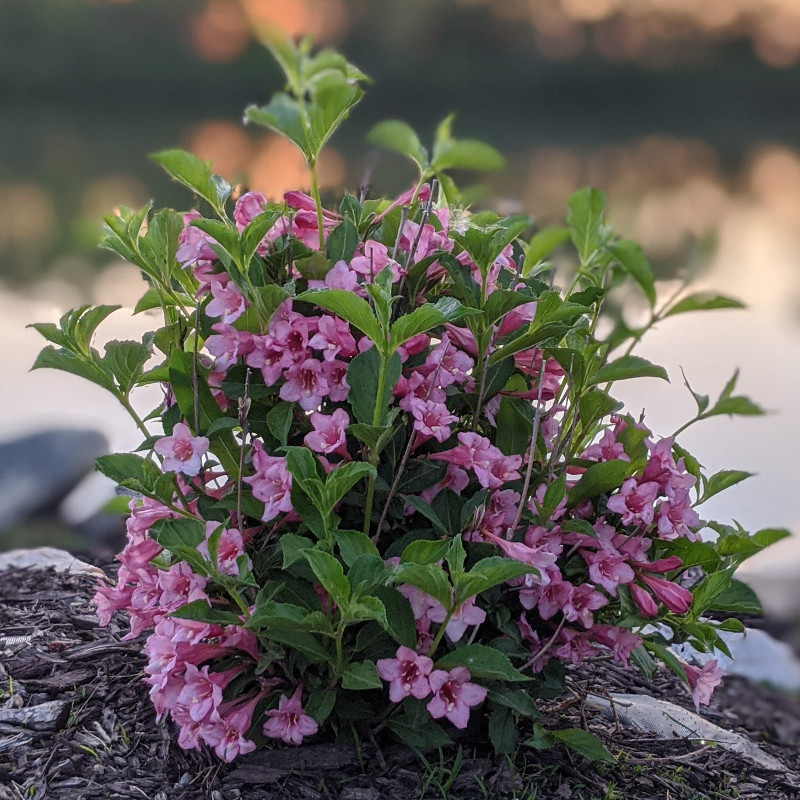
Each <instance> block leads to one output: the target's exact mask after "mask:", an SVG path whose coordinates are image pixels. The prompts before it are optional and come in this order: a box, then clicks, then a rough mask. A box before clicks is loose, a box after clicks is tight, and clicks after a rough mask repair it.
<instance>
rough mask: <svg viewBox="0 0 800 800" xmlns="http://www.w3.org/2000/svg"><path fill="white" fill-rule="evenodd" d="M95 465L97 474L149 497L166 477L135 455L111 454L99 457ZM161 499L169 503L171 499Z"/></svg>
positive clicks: (151, 463) (149, 463) (148, 462)
mask: <svg viewBox="0 0 800 800" xmlns="http://www.w3.org/2000/svg"><path fill="white" fill-rule="evenodd" d="M95 465H96V467H97V471H98V472H100V473H102V474H103V475H105V476H106V477H107V478H110V479H111V480H112V481H114V482H115V483H118V484H119V485H120V486H125V487H127V488H129V489H134V490H135V491H140V492H142V494H148V495H150V496H153V495H154V493H155V491H156V489H157V488H158V485H159V481H161V480H162V479H163V478H165V477H166V476H165V475H164V474H163V473H162V472H161V470H160V469H159V468H158V467H157V466H156V465H155V464H154V463H153V462H152V461H150V459H146V458H142V457H141V456H137V455H136V454H135V453H112V454H111V455H107V456H100V458H98V459H97V461H96V462H95ZM170 483H171V481H170ZM163 499H164V500H165V501H167V502H170V501H171V500H172V497H171V496H170V497H168V498H166V497H165V498H163Z"/></svg>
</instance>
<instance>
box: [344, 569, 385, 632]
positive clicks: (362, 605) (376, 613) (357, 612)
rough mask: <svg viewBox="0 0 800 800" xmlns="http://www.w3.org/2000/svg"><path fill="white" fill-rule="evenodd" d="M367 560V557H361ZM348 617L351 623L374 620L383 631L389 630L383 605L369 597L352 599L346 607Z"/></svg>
mask: <svg viewBox="0 0 800 800" xmlns="http://www.w3.org/2000/svg"><path fill="white" fill-rule="evenodd" d="M362 558H367V556H362ZM347 611H348V615H349V617H350V619H352V620H353V621H356V622H357V621H360V620H365V619H372V620H375V621H376V622H377V623H379V624H380V626H381V627H382V628H383V629H384V630H385V631H388V630H389V620H388V618H387V616H386V608H384V605H383V603H382V602H381V601H380V600H379V599H378V598H377V597H373V596H371V595H367V596H364V597H359V598H358V599H353V600H352V601H351V602H350V605H349V606H348V609H347Z"/></svg>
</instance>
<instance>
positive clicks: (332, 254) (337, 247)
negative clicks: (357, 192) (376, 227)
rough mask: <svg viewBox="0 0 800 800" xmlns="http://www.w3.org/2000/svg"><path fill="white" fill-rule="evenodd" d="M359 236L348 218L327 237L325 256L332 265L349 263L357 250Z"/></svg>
mask: <svg viewBox="0 0 800 800" xmlns="http://www.w3.org/2000/svg"><path fill="white" fill-rule="evenodd" d="M358 242H359V235H358V228H356V226H355V224H354V223H353V221H352V220H351V219H350V217H345V218H344V220H343V221H342V222H340V223H339V224H338V225H337V226H336V227H335V228H334V229H333V230H332V231H331V232H330V235H329V236H328V243H327V246H326V254H327V256H328V258H329V259H330V260H331V261H333V262H334V263H335V262H337V261H346V262H348V263H349V262H350V260H351V259H352V258H353V256H354V255H355V253H356V249H357V248H358Z"/></svg>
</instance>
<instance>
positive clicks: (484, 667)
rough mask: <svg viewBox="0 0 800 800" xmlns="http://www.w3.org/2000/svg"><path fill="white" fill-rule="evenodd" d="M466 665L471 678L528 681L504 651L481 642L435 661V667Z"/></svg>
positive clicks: (448, 667) (461, 648)
mask: <svg viewBox="0 0 800 800" xmlns="http://www.w3.org/2000/svg"><path fill="white" fill-rule="evenodd" d="M453 667H467V669H469V671H470V673H471V675H472V677H473V678H482V679H493V680H500V681H529V680H530V678H528V677H527V676H525V675H523V674H522V673H521V672H519V671H518V670H517V669H515V668H514V666H513V664H512V663H511V662H510V661H509V659H508V656H507V655H506V654H505V653H501V652H500V651H499V650H495V649H494V648H493V647H487V646H486V645H483V644H468V645H466V646H465V647H459V648H458V649H456V650H454V651H453V652H452V653H448V654H447V655H446V656H443V657H442V658H440V659H439V660H438V661H437V662H436V669H446V670H450V669H452V668H453Z"/></svg>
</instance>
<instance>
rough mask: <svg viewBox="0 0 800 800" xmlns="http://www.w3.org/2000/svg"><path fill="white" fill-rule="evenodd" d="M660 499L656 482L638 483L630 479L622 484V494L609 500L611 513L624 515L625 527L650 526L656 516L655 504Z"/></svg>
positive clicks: (623, 522) (634, 479)
mask: <svg viewBox="0 0 800 800" xmlns="http://www.w3.org/2000/svg"><path fill="white" fill-rule="evenodd" d="M656 497H658V484H657V483H655V482H654V481H647V482H645V483H637V481H636V478H628V480H626V481H625V483H623V484H622V488H621V489H620V493H619V494H616V495H614V496H613V497H610V498H609V499H608V509H609V511H615V512H616V513H617V514H622V524H623V525H633V524H635V523H640V524H643V525H649V524H650V523H651V522H652V521H653V517H654V516H655V509H654V508H653V503H654V502H655V499H656Z"/></svg>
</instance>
